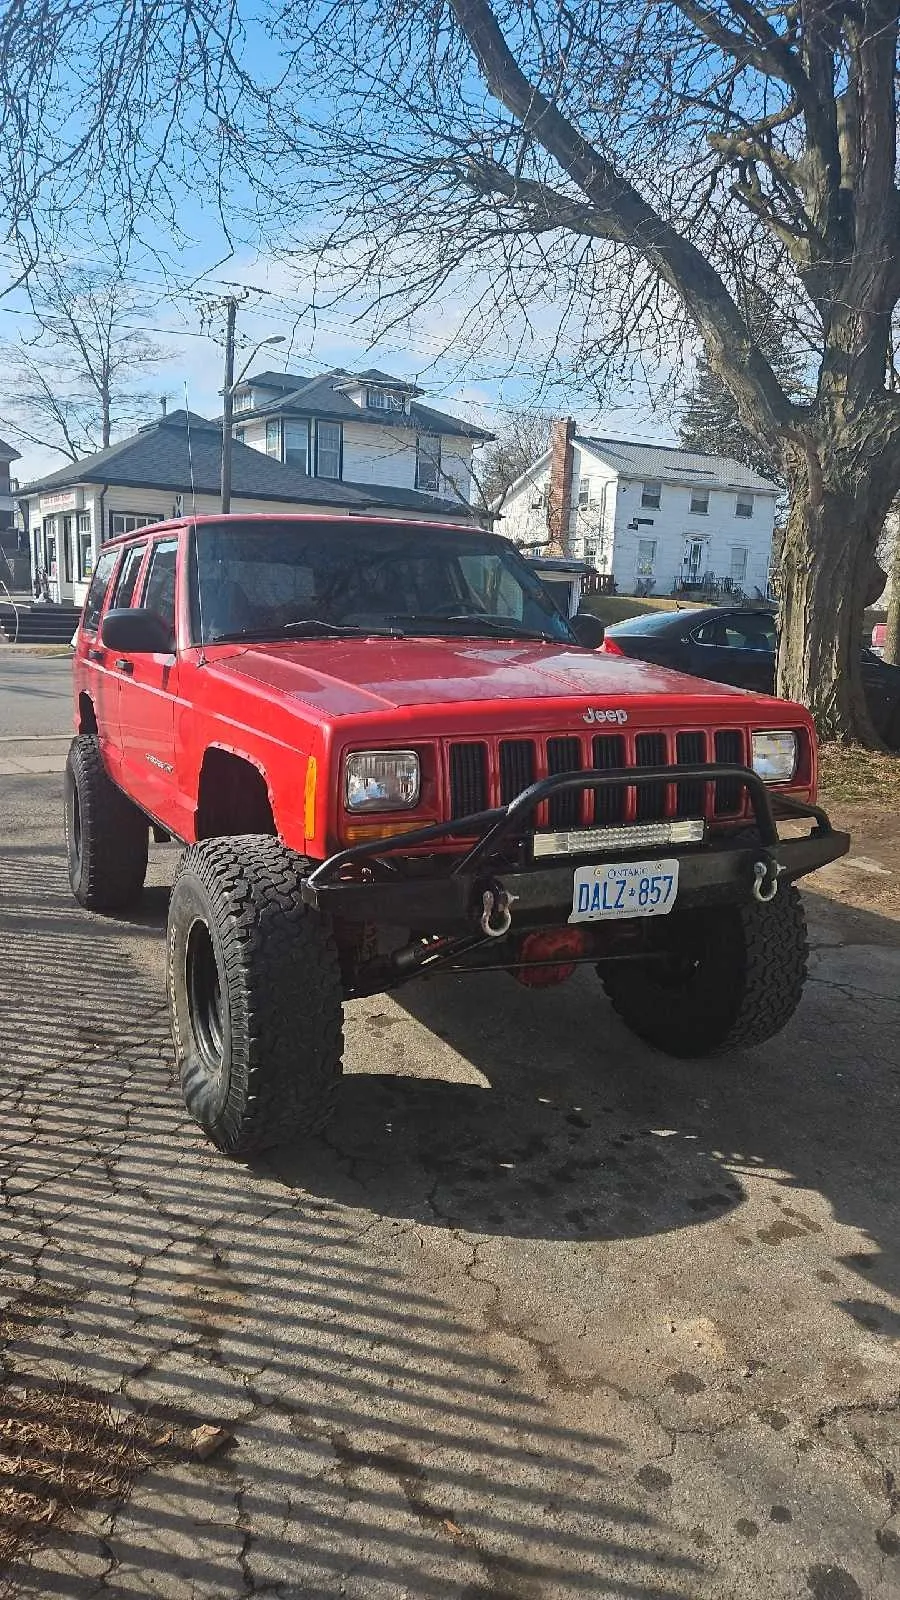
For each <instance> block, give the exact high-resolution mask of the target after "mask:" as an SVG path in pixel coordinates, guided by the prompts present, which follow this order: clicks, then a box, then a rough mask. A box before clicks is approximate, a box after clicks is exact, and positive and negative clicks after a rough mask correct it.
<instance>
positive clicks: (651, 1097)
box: [269, 894, 900, 1327]
mask: <svg viewBox="0 0 900 1600" xmlns="http://www.w3.org/2000/svg"><path fill="white" fill-rule="evenodd" d="M807 900H808V905H809V910H810V917H811V925H812V947H813V948H812V955H811V962H810V980H809V983H808V986H807V990H806V994H805V997H804V1000H803V1003H802V1006H801V1008H800V1010H799V1012H798V1014H797V1016H796V1017H795V1018H794V1020H793V1021H792V1023H791V1024H790V1026H789V1027H788V1028H787V1029H786V1030H785V1032H784V1033H783V1034H781V1035H780V1036H778V1037H777V1038H775V1039H773V1040H772V1041H771V1042H770V1043H769V1044H768V1045H766V1046H764V1047H762V1048H759V1049H757V1050H753V1051H747V1052H736V1053H734V1054H732V1055H729V1056H724V1057H722V1058H720V1059H712V1060H709V1061H677V1060H673V1059H670V1058H667V1057H665V1056H663V1055H661V1054H658V1053H656V1052H654V1051H652V1050H650V1049H648V1048H647V1047H645V1046H644V1045H642V1044H641V1043H640V1042H639V1041H637V1040H635V1039H634V1038H633V1037H632V1036H631V1035H630V1034H629V1033H628V1032H627V1030H626V1029H625V1028H624V1026H623V1025H622V1024H621V1023H620V1021H619V1019H618V1018H617V1017H616V1016H615V1014H614V1013H613V1011H612V1009H611V1007H610V1006H609V1005H608V1004H607V1002H606V1001H605V999H604V997H603V995H602V991H601V989H600V985H599V983H598V981H597V979H596V977H595V976H594V975H593V973H591V972H590V971H589V970H586V969H582V970H581V972H579V973H578V974H577V975H576V977H574V978H573V979H572V980H571V981H570V982H569V983H568V984H566V985H563V986H561V987H559V988H556V989H548V990H543V991H539V990H529V989H525V988H522V987H521V986H519V985H518V984H516V983H515V981H514V980H513V979H511V978H510V977H508V976H507V975H504V974H491V975H485V976H477V977H470V978H443V979H438V978H436V979H433V980H431V981H423V982H419V983H418V984H411V985H409V986H408V987H406V988H403V989H402V990H400V991H398V993H397V995H396V996H395V997H393V998H390V999H381V1000H376V1001H370V1002H363V1003H357V1005H356V1006H351V1007H350V1008H348V1036H349V1039H350V1041H351V1045H352V1044H353V1042H354V1040H356V1041H357V1044H356V1053H357V1054H358V1055H359V1056H361V1057H363V1059H364V1060H365V1062H366V1067H365V1070H364V1071H362V1072H353V1073H351V1074H350V1075H348V1076H346V1077H345V1078H344V1079H343V1081H342V1084H341V1087H340V1091H339V1099H338V1114H337V1117H336V1119H335V1122H334V1123H333V1124H332V1126H331V1127H330V1129H329V1130H328V1132H327V1134H326V1139H325V1146H324V1148H322V1147H319V1149H317V1148H316V1147H315V1146H312V1145H309V1144H306V1143H304V1144H303V1145H302V1146H300V1147H298V1148H296V1149H290V1148H285V1149H283V1150H280V1151H278V1152H276V1153H275V1154H274V1155H273V1156H272V1157H270V1158H269V1161H270V1165H271V1170H272V1171H273V1172H275V1173H277V1174H279V1175H280V1176H282V1177H283V1178H284V1179H285V1180H286V1181H290V1182H299V1181H302V1182H304V1184H306V1185H307V1186H308V1187H309V1188H311V1190H312V1191H313V1192H315V1193H318V1194H321V1195H327V1196H328V1197H329V1198H333V1199H339V1200H341V1201H343V1202H345V1203H348V1204H360V1203H364V1204H366V1205H368V1206H371V1207H373V1208H374V1209H376V1210H379V1211H383V1212H385V1213H386V1214H387V1215H391V1216H397V1217H408V1218H412V1219H413V1220H416V1221H420V1222H431V1223H433V1224H437V1225H443V1226H446V1227H448V1228H464V1229H467V1230H471V1231H472V1232H475V1233H485V1234H491V1233H501V1234H508V1235H513V1236H515V1235H520V1236H528V1237H535V1238H539V1237H547V1238H570V1239H578V1238H582V1239H584V1238H600V1239H602V1238H614V1237H617V1236H628V1235H639V1234H649V1233H655V1232H658V1231H664V1230H667V1229H674V1228H679V1227H685V1226H688V1227H689V1226H694V1225H696V1224H697V1223H698V1222H701V1221H703V1220H704V1219H706V1220H710V1219H713V1218H715V1217H718V1216H721V1215H722V1214H723V1213H724V1212H726V1211H728V1210H730V1209H733V1208H735V1207H737V1206H738V1205H739V1204H740V1203H741V1201H742V1199H743V1197H744V1192H745V1191H744V1182H743V1179H744V1177H745V1176H747V1175H749V1174H750V1173H752V1172H753V1171H754V1170H755V1171H764V1172H770V1173H772V1174H773V1181H774V1185H775V1191H776V1192H777V1196H780V1197H781V1199H782V1200H783V1202H784V1204H783V1206H782V1212H783V1215H782V1217H781V1222H780V1226H779V1227H777V1228H775V1231H774V1233H771V1235H770V1237H768V1238H767V1237H761V1240H760V1242H761V1243H762V1244H764V1245H768V1244H770V1245H771V1247H772V1248H773V1249H777V1248H778V1246H779V1245H780V1244H781V1243H783V1242H784V1240H785V1239H786V1238H788V1237H791V1231H792V1230H796V1232H797V1233H800V1232H802V1231H803V1229H804V1227H806V1226H807V1224H806V1223H805V1222H804V1221H803V1220H802V1217H797V1216H795V1217H793V1218H792V1217H791V1216H790V1214H789V1213H790V1210H791V1207H790V1198H791V1197H790V1191H791V1190H794V1189H800V1190H802V1189H810V1190H818V1191H819V1192H820V1193H821V1194H822V1195H824V1197H825V1198H826V1200H827V1201H828V1202H829V1203H830V1205H831V1207H832V1210H833V1213H834V1216H835V1219H836V1220H837V1221H838V1222H843V1223H848V1224H850V1225H851V1226H853V1227H855V1228H858V1229H861V1230H862V1231H863V1233H864V1234H866V1235H868V1237H869V1238H870V1239H871V1240H872V1245H873V1249H872V1251H871V1252H868V1253H867V1254H866V1255H865V1258H864V1259H865V1266H864V1273H865V1276H866V1279H867V1281H868V1282H870V1283H871V1284H873V1285H875V1286H877V1287H878V1288H880V1289H882V1290H884V1291H885V1292H886V1293H890V1294H895V1295H896V1294H898V1293H900V1225H898V1215H897V1205H898V1197H897V1191H896V1170H897V1150H898V1147H900V1110H898V1084H900V1062H898V1057H897V1050H896V1041H897V1037H898V1023H900V947H898V928H897V924H896V923H894V922H891V921H889V920H888V919H886V918H883V917H880V916H875V915H872V914H870V913H867V912H862V911H856V910H853V911H850V910H849V909H845V908H841V912H840V915H841V917H842V924H841V926H842V930H843V936H842V937H840V938H838V937H837V936H836V934H835V931H834V926H833V919H834V907H833V905H832V904H831V903H830V902H828V903H825V902H818V903H817V897H816V896H815V895H812V894H808V896H807ZM410 1023H411V1024H412V1027H413V1030H414V1046H413V1048H412V1050H411V1047H410V1042H409V1038H408V1035H409V1024H410ZM403 1024H405V1026H403ZM416 1036H417V1037H416ZM351 1053H352V1051H351ZM386 1059H387V1061H389V1062H390V1064H391V1067H392V1068H393V1070H392V1071H391V1072H389V1073H384V1072H383V1071H381V1072H379V1071H373V1070H371V1068H372V1067H382V1068H383V1066H384V1065H385V1063H386ZM423 1066H424V1070H425V1072H426V1073H427V1076H423V1075H422V1069H423ZM460 1079H462V1080H463V1081H459V1080H460ZM452 1080H455V1081H452ZM861 1152H865V1155H866V1164H865V1167H864V1168H861V1165H860V1153H861ZM815 1226H816V1227H817V1226H818V1224H816V1225H815ZM785 1230H787V1231H785ZM767 1231H768V1230H765V1229H763V1230H761V1234H766V1233H767ZM860 1259H862V1258H859V1259H854V1258H853V1257H851V1256H848V1257H847V1258H846V1260H845V1261H844V1258H841V1261H842V1262H843V1263H844V1264H845V1265H847V1266H848V1267H850V1268H851V1269H853V1270H862V1268H861V1267H860ZM851 1298H852V1297H851ZM870 1315H871V1317H872V1318H873V1319H876V1320H878V1321H879V1322H880V1325H883V1326H885V1327H886V1324H887V1321H888V1320H889V1317H888V1314H886V1313H885V1310H884V1308H880V1307H875V1308H874V1309H872V1310H871V1312H870Z"/></svg>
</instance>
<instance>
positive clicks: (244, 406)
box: [232, 389, 253, 411]
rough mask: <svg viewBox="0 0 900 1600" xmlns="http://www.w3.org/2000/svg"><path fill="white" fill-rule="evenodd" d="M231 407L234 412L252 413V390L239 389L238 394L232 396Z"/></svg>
mask: <svg viewBox="0 0 900 1600" xmlns="http://www.w3.org/2000/svg"><path fill="white" fill-rule="evenodd" d="M232 407H233V409H234V410H235V411H252V410H253V390H252V389H241V390H239V391H238V393H237V394H236V395H235V396H234V399H233V400H232Z"/></svg>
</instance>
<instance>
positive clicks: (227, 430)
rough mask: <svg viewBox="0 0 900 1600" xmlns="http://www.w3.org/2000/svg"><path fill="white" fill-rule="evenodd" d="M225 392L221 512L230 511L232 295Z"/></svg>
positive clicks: (234, 309)
mask: <svg viewBox="0 0 900 1600" xmlns="http://www.w3.org/2000/svg"><path fill="white" fill-rule="evenodd" d="M225 307H226V311H227V314H228V319H227V323H226V327H225V391H224V394H223V396H222V399H223V405H222V510H223V512H226V513H227V512H229V511H230V510H231V443H232V440H231V421H232V417H233V416H234V331H235V325H236V323H237V308H238V303H237V299H236V298H235V296H234V295H229V296H228V299H227V300H226V302H225Z"/></svg>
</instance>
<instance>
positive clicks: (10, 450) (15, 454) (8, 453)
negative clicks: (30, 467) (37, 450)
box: [0, 439, 22, 461]
mask: <svg viewBox="0 0 900 1600" xmlns="http://www.w3.org/2000/svg"><path fill="white" fill-rule="evenodd" d="M0 456H2V457H3V459H4V461H21V459H22V453H21V451H20V450H17V449H16V447H15V445H14V444H7V442H6V440H5V439H0Z"/></svg>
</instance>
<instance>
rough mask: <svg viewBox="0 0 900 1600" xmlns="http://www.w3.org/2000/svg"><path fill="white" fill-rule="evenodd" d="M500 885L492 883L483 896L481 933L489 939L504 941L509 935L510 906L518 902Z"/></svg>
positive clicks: (515, 895)
mask: <svg viewBox="0 0 900 1600" xmlns="http://www.w3.org/2000/svg"><path fill="white" fill-rule="evenodd" d="M518 898H519V896H518V895H517V894H510V893H509V890H508V889H504V888H503V887H502V885H501V884H499V883H492V884H491V886H490V888H489V889H485V891H484V894H483V895H482V896H481V931H482V933H484V934H486V936H487V938H488V939H503V938H505V936H506V935H507V934H508V933H509V930H510V926H511V924H512V917H511V916H510V914H509V908H510V906H511V905H512V904H513V903H514V902H515V901H516V900H518Z"/></svg>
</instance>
